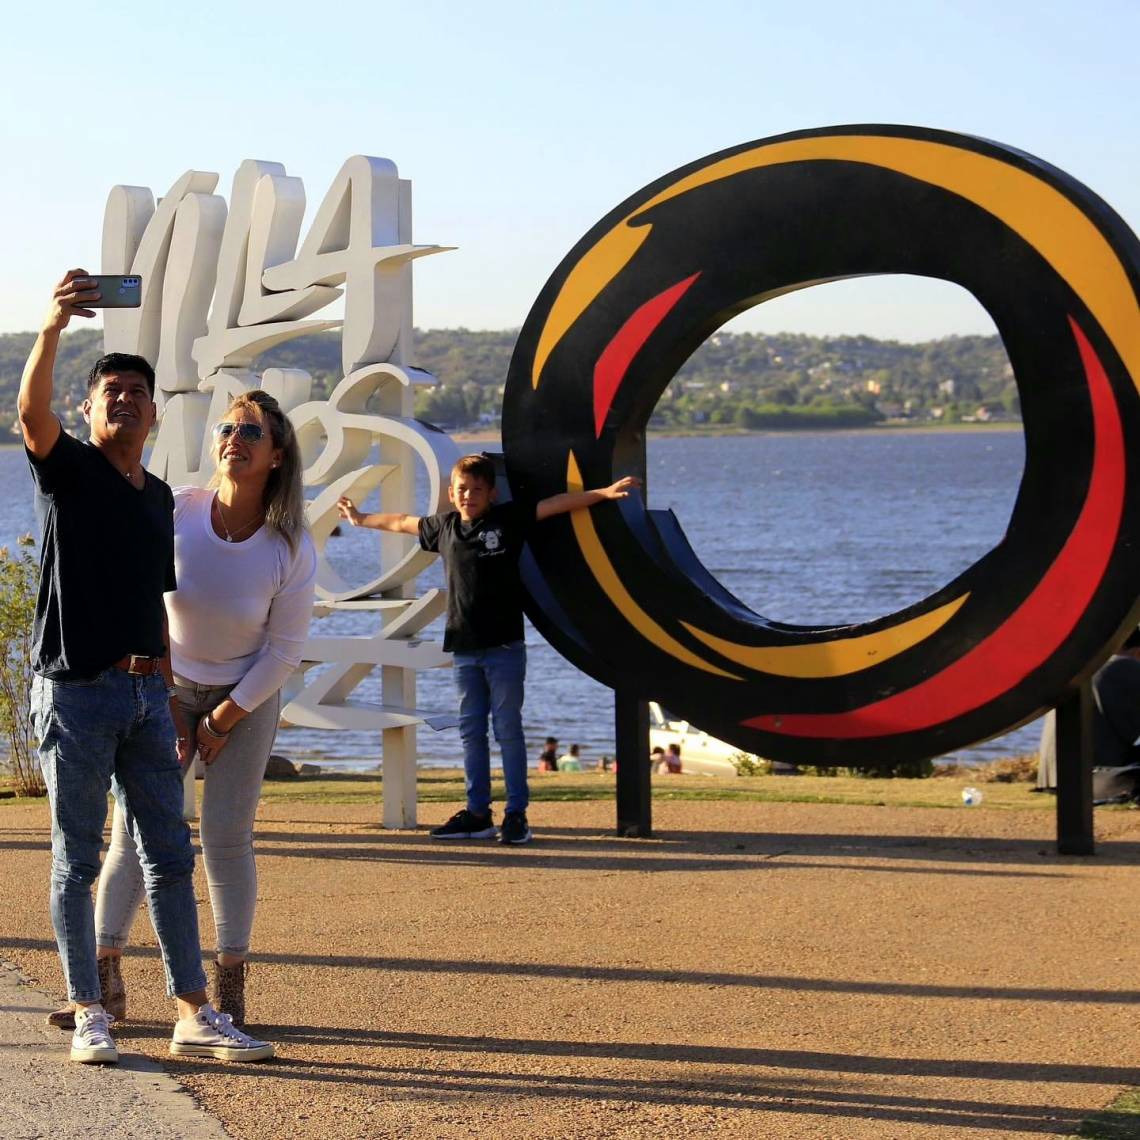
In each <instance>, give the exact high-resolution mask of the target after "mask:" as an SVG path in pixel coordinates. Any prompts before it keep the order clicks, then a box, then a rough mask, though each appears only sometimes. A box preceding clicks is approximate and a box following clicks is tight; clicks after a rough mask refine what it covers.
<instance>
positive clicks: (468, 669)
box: [454, 641, 530, 815]
mask: <svg viewBox="0 0 1140 1140" xmlns="http://www.w3.org/2000/svg"><path fill="white" fill-rule="evenodd" d="M454 672H455V687H456V689H457V690H458V691H459V735H460V738H461V739H462V740H463V770H464V772H465V773H466V776H467V810H468V811H472V812H475V813H476V814H477V815H485V814H486V813H487V812H488V811H490V809H491V750H490V746H489V743H488V740H487V719H488V717H490V720H491V724H492V725H493V726H494V729H495V740H496V741H498V744H499V751H500V752H501V753H502V760H503V778H504V780H505V781H506V784H507V808H506V810H507V811H526V809H527V804H528V803H529V802H530V791H529V789H528V788H527V782H526V740H525V738H524V737H523V727H522V704H523V682H524V680H525V679H526V646H525V645H524V644H523V643H522V642H521V641H512V642H511V643H510V644H509V645H497V646H495V648H493V649H479V650H476V651H474V652H467V653H456V654H455V660H454Z"/></svg>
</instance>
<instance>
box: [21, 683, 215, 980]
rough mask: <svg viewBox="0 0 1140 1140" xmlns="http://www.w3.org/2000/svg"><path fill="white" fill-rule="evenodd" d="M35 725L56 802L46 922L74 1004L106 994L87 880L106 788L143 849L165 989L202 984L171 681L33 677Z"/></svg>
mask: <svg viewBox="0 0 1140 1140" xmlns="http://www.w3.org/2000/svg"><path fill="white" fill-rule="evenodd" d="M31 711H32V727H33V729H34V730H35V733H36V735H37V736H38V737H39V741H40V744H39V760H40V767H41V768H42V769H43V774H44V782H45V783H46V784H47V790H48V800H49V803H50V805H51V818H52V828H51V854H52V867H51V919H52V925H53V926H54V927H55V938H56V942H57V943H58V945H59V956H60V960H61V961H62V962H63V971H64V974H65V976H66V978H67V992H68V996H69V997H70V998H71V1000H72V1001H79V1002H93V1001H99V1000H100V991H99V974H98V970H97V967H96V965H95V914H94V907H93V906H92V902H91V884H92V883H93V882H94V881H95V877H96V876H97V875H98V874H99V852H100V850H101V849H102V846H103V825H104V824H105V823H106V821H107V789H108V788H110V789H111V790H112V791H113V792H114V794H115V798H116V799H117V800H118V801H119V803H120V804H121V805H122V808H123V812H124V815H125V817H126V823H127V829H128V831H129V833H130V835H131V838H132V839H133V840H134V841H135V843H136V844H137V846H138V849H139V856H140V860H141V862H142V868H143V878H144V879H145V882H146V888H147V897H148V900H149V903H150V915H151V923H152V924H153V926H154V931H155V934H156V935H157V937H158V944H159V946H160V947H161V949H162V961H163V965H164V967H165V969H166V987H167V992H168V993H169V994H170V995H171V996H173V995H175V994H189V993H194V992H195V991H197V990H200V989H202V988H204V987H205V985H206V975H205V973H204V972H203V970H202V951H201V949H200V947H199V943H198V909H197V906H196V904H195V901H194V887H193V881H192V876H193V872H194V849H193V848H192V847H191V845H190V829H189V827H187V826H186V822H185V821H184V820H183V818H182V771H181V769H180V768H179V766H178V759H177V756H176V755H175V750H174V723H173V721H172V720H171V717H170V708H169V698H168V697H167V695H166V683H165V681H163V679H162V677H161V676H160V675H159V674H157V673H156V674H153V675H151V676H149V677H142V676H136V675H132V674H130V673H124V672H123V671H122V670H120V669H106V670H104V671H103V672H102V673H100V674H99V675H98V676H97V677H95V678H94V679H93V680H91V681H67V682H64V681H50V680H48V679H47V678H46V677H40V676H37V677H35V678H34V679H33V681H32V710H31Z"/></svg>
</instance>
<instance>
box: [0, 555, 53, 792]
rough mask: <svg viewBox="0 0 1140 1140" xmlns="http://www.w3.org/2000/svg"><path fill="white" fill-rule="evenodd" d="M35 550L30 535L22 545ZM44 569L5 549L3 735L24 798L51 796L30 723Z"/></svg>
mask: <svg viewBox="0 0 1140 1140" xmlns="http://www.w3.org/2000/svg"><path fill="white" fill-rule="evenodd" d="M19 543H20V545H21V546H34V545H35V540H34V539H33V538H32V536H31V535H24V536H23V537H21V538H20V539H19ZM38 581H39V567H38V566H37V564H36V560H35V559H34V558H32V557H31V556H30V555H28V554H27V553H21V554H19V555H18V556H14V555H12V554H11V553H10V552H9V550H8V548H7V547H6V546H4V547H0V734H2V735H3V736H4V737H6V738H7V741H8V766H9V768H10V769H11V772H12V775H13V777H14V779H15V781H16V790H17V791H18V792H19V794H20V795H22V796H42V795H44V794H45V793H46V792H47V789H46V788H45V787H44V781H43V776H42V774H41V773H40V767H39V763H38V761H37V759H36V756H35V749H34V747H33V743H32V742H33V736H32V722H31V707H30V706H31V691H32V618H33V617H34V616H35V610H36V586H37V584H38Z"/></svg>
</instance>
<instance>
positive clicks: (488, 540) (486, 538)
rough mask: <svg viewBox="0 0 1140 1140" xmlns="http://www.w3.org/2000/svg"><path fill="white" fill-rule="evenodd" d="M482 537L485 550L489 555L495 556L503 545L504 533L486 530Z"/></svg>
mask: <svg viewBox="0 0 1140 1140" xmlns="http://www.w3.org/2000/svg"><path fill="white" fill-rule="evenodd" d="M482 537H483V550H484V552H485V553H487V554H494V553H495V551H496V550H498V549H499V547H500V546H502V545H503V532H502V531H501V530H485V531H484V532H483V536H482Z"/></svg>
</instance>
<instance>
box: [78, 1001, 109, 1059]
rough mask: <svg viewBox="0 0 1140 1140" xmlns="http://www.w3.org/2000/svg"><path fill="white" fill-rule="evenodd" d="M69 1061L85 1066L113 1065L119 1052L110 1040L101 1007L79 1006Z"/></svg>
mask: <svg viewBox="0 0 1140 1140" xmlns="http://www.w3.org/2000/svg"><path fill="white" fill-rule="evenodd" d="M71 1059H72V1060H73V1061H79V1062H81V1063H82V1064H85V1065H113V1064H114V1063H115V1062H116V1061H117V1060H118V1059H119V1050H118V1049H116V1048H115V1042H114V1041H112V1040H111V1030H110V1029H109V1027H108V1020H107V1014H106V1011H105V1010H104V1009H103V1007H102V1006H101V1005H89V1006H87V1007H86V1008H84V1007H82V1006H80V1007H79V1009H77V1010H76V1013H75V1032H74V1033H73V1034H72V1035H71Z"/></svg>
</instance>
